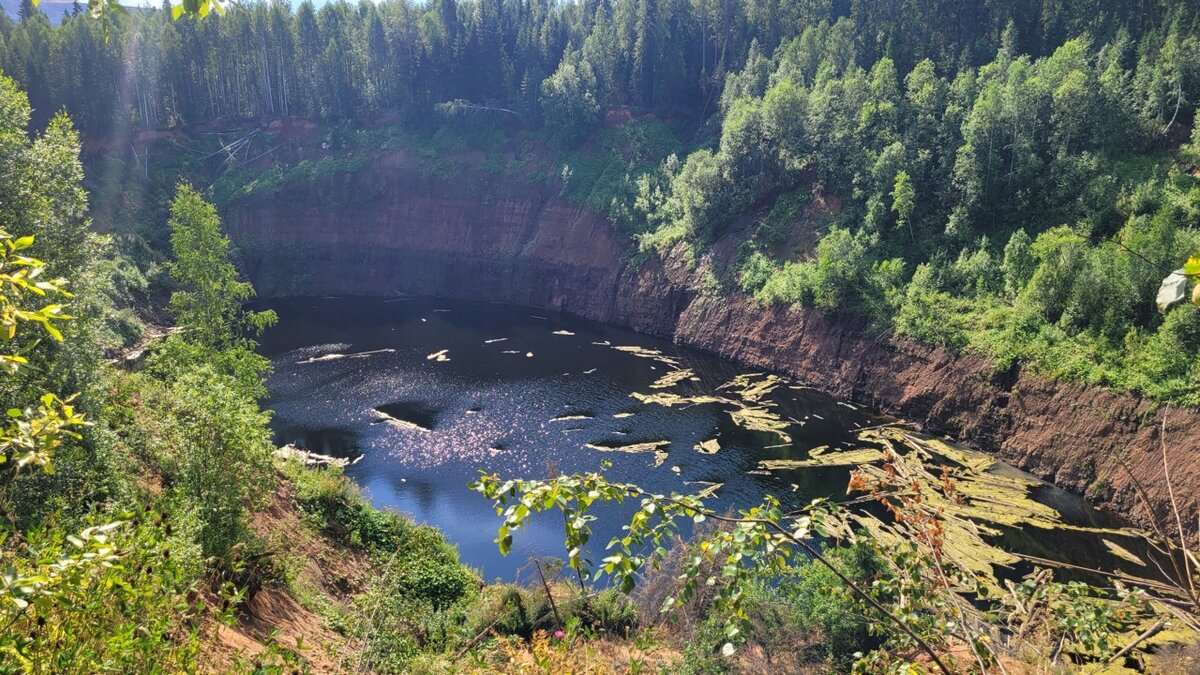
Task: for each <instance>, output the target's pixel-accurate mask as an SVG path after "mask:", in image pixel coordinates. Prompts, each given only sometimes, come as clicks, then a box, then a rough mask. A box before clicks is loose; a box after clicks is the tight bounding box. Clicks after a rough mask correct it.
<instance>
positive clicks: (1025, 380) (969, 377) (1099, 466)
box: [226, 153, 1200, 523]
mask: <svg viewBox="0 0 1200 675" xmlns="http://www.w3.org/2000/svg"><path fill="white" fill-rule="evenodd" d="M226 217H227V224H228V226H229V228H230V231H231V234H232V236H233V238H234V239H235V241H236V242H237V243H238V244H239V246H240V248H241V251H242V255H243V258H244V262H245V263H246V264H245V269H246V270H248V271H249V272H250V273H251V276H252V281H253V282H254V284H255V286H256V287H257V288H258V289H259V292H260V293H261V294H262V295H264V296H280V295H289V294H293V295H303V294H312V295H327V294H355V295H383V296H386V295H393V294H396V293H409V294H436V295H443V296H451V297H463V298H473V299H479V300H488V301H496V302H512V303H520V304H525V305H529V306H534V307H547V308H553V309H561V310H565V311H569V312H572V313H575V314H579V315H581V316H585V317H588V318H591V319H596V320H600V321H606V322H611V323H616V324H621V325H625V326H628V327H630V328H633V329H635V330H638V331H642V332H646V333H650V334H654V335H658V336H663V337H669V338H672V339H674V340H675V341H676V342H678V343H681V344H686V345H689V346H692V347H696V348H699V349H703V350H707V351H710V352H714V353H717V354H720V355H722V356H725V357H729V358H732V359H735V360H738V361H741V362H744V363H747V364H751V365H754V366H756V367H768V368H772V369H775V370H778V371H781V372H785V373H788V374H789V375H792V376H795V377H797V378H799V379H802V380H806V381H808V382H811V383H813V384H815V385H817V386H819V387H821V388H823V389H825V390H828V391H829V392H830V393H832V394H835V395H838V396H842V397H845V398H848V399H852V400H855V401H859V402H864V403H868V404H870V405H872V406H874V407H875V408H877V409H879V410H881V411H884V412H887V413H891V414H895V415H898V416H902V417H905V418H908V419H911V420H915V421H920V422H921V423H923V424H924V425H925V426H926V427H927V428H928V429H930V430H932V431H936V432H940V433H947V434H950V435H953V436H955V437H958V438H960V439H962V440H964V441H966V442H968V443H970V444H972V445H975V446H978V447H979V448H981V449H983V450H986V451H990V452H994V453H995V454H997V455H998V456H999V457H1001V458H1003V459H1004V460H1006V461H1008V462H1010V463H1012V464H1015V465H1017V466H1019V467H1021V468H1023V469H1026V470H1027V471H1030V472H1032V473H1035V474H1037V475H1039V476H1041V477H1044V478H1046V479H1047V480H1051V481H1053V482H1054V483H1056V484H1058V485H1060V486H1062V487H1064V488H1067V489H1069V490H1072V491H1074V492H1077V493H1080V494H1084V495H1086V496H1087V497H1089V498H1091V499H1093V500H1094V501H1096V502H1097V503H1099V504H1101V505H1104V506H1107V507H1109V508H1111V509H1112V510H1114V511H1116V512H1118V513H1122V514H1126V515H1129V516H1131V517H1133V518H1134V519H1135V520H1138V521H1141V522H1145V521H1146V518H1147V516H1148V512H1147V511H1146V510H1145V509H1144V508H1143V507H1142V505H1141V503H1140V501H1139V499H1138V497H1137V495H1136V490H1135V479H1136V482H1138V483H1141V484H1142V485H1144V486H1146V487H1147V488H1148V491H1149V492H1150V494H1152V495H1156V499H1157V500H1158V503H1157V504H1156V508H1157V509H1159V510H1160V511H1161V512H1164V513H1165V511H1162V509H1163V508H1164V505H1165V502H1164V501H1163V496H1164V495H1165V494H1166V490H1165V485H1164V484H1163V480H1162V475H1163V472H1162V462H1161V454H1160V453H1161V450H1160V439H1159V429H1160V426H1161V425H1162V423H1163V421H1164V420H1165V421H1166V423H1167V424H1166V429H1167V443H1168V454H1169V456H1170V461H1171V470H1172V473H1173V478H1174V485H1175V490H1176V494H1178V495H1180V496H1181V497H1183V499H1184V501H1186V502H1187V503H1186V504H1185V508H1186V509H1187V513H1188V514H1190V522H1192V523H1194V522H1195V514H1196V512H1197V511H1196V503H1195V502H1196V497H1197V495H1200V448H1198V447H1197V444H1196V443H1195V439H1196V438H1200V412H1197V411H1192V410H1182V409H1173V408H1172V409H1165V408H1164V409H1160V408H1158V407H1157V406H1155V405H1154V404H1152V403H1151V402H1147V401H1143V400H1140V399H1138V398H1135V397H1131V396H1127V395H1118V394H1113V393H1110V392H1105V391H1100V390H1096V389H1088V388H1082V387H1079V386H1075V385H1069V384H1064V383H1060V382H1052V381H1048V380H1045V379H1043V378H1040V377H1037V376H1033V375H1030V374H1028V373H1025V372H1022V371H1020V370H1018V369H1014V370H1013V371H1010V372H1000V373H998V372H995V370H994V369H993V368H992V366H991V364H989V363H988V362H987V360H985V359H982V358H980V357H978V356H973V355H965V356H955V355H953V354H950V353H948V352H946V351H944V350H941V349H937V348H931V347H926V346H923V345H918V344H915V343H912V342H910V341H907V340H901V339H894V338H889V337H884V336H880V335H878V334H876V333H874V332H872V331H870V330H869V329H868V327H867V326H865V325H863V324H862V323H860V322H858V321H856V320H854V319H847V318H845V317H839V316H830V315H826V314H823V313H821V312H818V311H814V310H799V309H792V310H785V309H780V308H763V307H759V306H757V305H755V304H754V303H753V302H752V301H751V300H749V299H747V298H745V297H739V296H734V297H718V296H714V295H710V294H705V293H701V292H697V291H695V290H694V289H695V288H696V287H697V286H698V284H697V283H696V282H695V280H696V279H697V278H698V275H697V273H696V272H695V271H692V270H688V269H686V268H685V267H684V266H682V265H681V264H680V263H679V262H678V261H672V260H668V261H665V262H662V261H658V260H651V261H649V262H647V263H644V264H640V265H634V264H631V263H629V262H628V260H627V256H628V253H629V251H628V246H627V244H626V243H625V242H623V241H622V240H621V239H620V238H619V236H618V235H617V234H616V233H615V232H614V231H613V229H612V227H611V226H610V225H609V224H608V223H607V221H606V220H605V219H604V218H603V217H600V216H597V215H595V214H592V213H589V212H588V211H586V210H584V209H583V208H581V207H580V206H578V205H575V204H572V203H569V202H566V201H564V200H562V199H560V198H559V197H558V196H557V194H556V193H555V191H554V190H553V189H552V188H548V187H544V186H539V185H534V184H530V183H527V182H524V181H522V180H520V179H515V178H511V177H504V176H499V175H489V174H485V173H482V172H474V173H469V174H464V175H460V176H453V177H441V178H439V177H433V176H429V175H426V174H425V173H424V172H422V171H421V169H420V163H419V162H418V161H416V160H414V159H413V158H411V157H408V156H405V155H403V154H399V153H394V154H390V155H385V156H383V157H381V158H380V159H378V160H376V162H375V164H374V165H373V166H371V167H370V168H369V169H367V170H364V171H361V172H358V173H356V174H353V175H351V176H341V177H338V178H335V179H330V182H329V183H328V184H318V185H314V186H312V187H311V188H306V189H305V190H292V191H289V192H286V193H282V194H280V195H278V196H274V197H257V198H252V199H247V200H243V201H241V202H238V203H236V204H235V205H233V207H231V208H230V209H228V213H227V214H226Z"/></svg>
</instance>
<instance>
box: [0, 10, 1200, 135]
mask: <svg viewBox="0 0 1200 675" xmlns="http://www.w3.org/2000/svg"><path fill="white" fill-rule="evenodd" d="M71 14H73V13H71V12H68V16H66V17H65V18H64V21H63V23H62V25H61V26H59V27H54V26H52V25H51V24H50V22H49V21H48V20H47V19H46V18H45V16H43V15H42V14H41V13H40V12H39V11H38V10H37V9H36V8H35V7H33V5H32V4H31V2H30V0H24V1H23V4H22V6H21V9H20V11H19V12H18V16H17V17H15V20H14V18H10V17H7V16H4V15H2V14H0V69H2V70H3V71H4V72H5V73H7V74H9V75H10V76H12V77H14V78H15V79H16V80H17V81H18V82H20V83H21V85H22V86H23V87H24V88H26V89H27V91H28V92H29V98H30V101H31V103H32V105H33V107H34V109H35V116H37V117H39V118H41V119H42V120H45V119H48V118H49V116H50V115H52V114H53V113H54V112H55V111H56V110H58V109H59V108H62V107H65V108H66V109H67V110H68V111H69V112H70V114H71V116H72V119H73V120H75V123H76V124H77V125H78V126H79V127H80V128H81V130H82V131H83V132H84V133H85V134H91V135H97V134H105V133H109V132H111V131H113V130H114V129H117V128H127V127H128V126H130V125H132V126H134V127H142V128H145V127H161V126H169V125H173V124H182V123H193V122H197V121H203V120H208V119H212V118H216V117H222V116H255V117H257V116H278V115H302V116H306V117H311V118H321V119H325V120H330V121H333V120H343V119H347V118H353V117H360V116H365V115H374V114H378V113H382V112H385V111H387V112H393V113H396V114H398V115H399V119H400V121H403V122H406V123H423V122H424V123H428V122H435V121H436V120H437V116H438V115H444V114H453V113H459V112H462V111H464V110H473V111H478V112H483V113H487V114H503V115H504V116H505V117H507V118H509V119H515V118H513V116H512V114H511V113H515V114H516V115H517V116H519V118H520V120H521V122H522V124H523V125H525V126H536V125H539V124H541V122H542V121H543V118H549V119H548V120H547V121H550V122H553V123H555V124H560V125H561V126H562V127H563V130H564V131H566V132H568V135H571V134H573V133H574V132H575V131H577V130H578V127H580V126H583V127H586V125H587V124H589V123H591V122H594V121H595V118H596V117H597V115H598V114H599V113H601V112H602V111H604V110H606V109H611V108H613V107H617V106H632V107H634V108H636V109H639V110H647V111H656V112H659V113H665V114H668V115H672V116H691V117H698V118H705V117H707V116H708V115H710V114H712V113H714V112H716V111H717V102H718V101H719V100H720V98H721V93H722V88H723V87H724V86H725V81H726V75H727V74H728V73H730V72H734V71H738V70H741V69H742V68H743V66H744V64H745V63H746V61H747V58H748V55H750V54H751V53H752V52H753V51H757V52H759V53H762V54H771V53H773V52H774V51H775V49H776V47H778V46H779V45H781V44H783V43H785V42H787V41H789V40H791V39H792V38H795V37H797V36H799V35H801V34H802V33H803V32H804V30H805V29H806V28H809V27H812V26H815V25H818V24H820V23H827V24H829V25H835V24H836V25H838V26H839V29H838V31H836V34H835V37H837V38H838V39H840V40H842V41H844V48H845V52H846V53H847V54H852V55H853V56H852V57H853V58H854V59H855V60H857V61H858V63H859V65H862V66H863V67H864V68H869V67H870V66H871V64H873V63H875V62H877V61H878V60H879V59H880V58H883V57H888V58H890V59H891V60H892V62H893V63H894V64H895V67H896V68H897V70H898V71H899V72H901V73H906V72H909V71H910V70H911V69H912V68H913V67H914V66H915V65H916V64H917V63H919V62H920V61H922V60H924V59H926V58H928V59H931V60H932V61H933V62H934V64H936V65H937V66H938V67H939V69H943V70H944V71H952V70H956V69H958V68H961V67H964V66H978V65H980V64H982V63H986V62H988V61H990V60H991V59H993V58H994V57H995V55H996V51H997V49H998V48H999V47H1000V44H1001V40H1002V36H1003V35H1004V33H1005V31H1006V29H1008V28H1009V27H1010V26H1011V27H1012V29H1013V30H1012V31H1011V35H1014V36H1016V40H1017V43H1016V44H1015V45H1013V47H1014V49H1015V51H1016V52H1017V53H1022V54H1029V55H1031V56H1034V57H1036V56H1043V55H1047V54H1050V53H1052V52H1053V51H1054V49H1055V48H1057V47H1058V46H1059V45H1061V44H1063V43H1064V42H1065V41H1066V40H1068V39H1070V38H1073V37H1077V36H1079V35H1083V34H1087V35H1088V36H1090V37H1091V38H1092V39H1093V40H1094V41H1095V42H1096V43H1097V44H1104V43H1107V42H1109V41H1111V40H1113V39H1114V38H1116V37H1117V36H1118V35H1122V34H1123V35H1126V36H1127V37H1128V38H1129V39H1130V40H1131V41H1133V42H1134V43H1136V44H1158V43H1161V40H1150V41H1147V42H1145V43H1143V42H1142V41H1141V38H1142V37H1143V36H1146V35H1159V36H1162V35H1166V34H1167V33H1168V32H1170V31H1171V30H1172V29H1175V30H1183V31H1185V32H1194V31H1193V29H1194V28H1195V27H1196V25H1197V16H1198V14H1200V9H1198V8H1197V4H1196V3H1195V2H1189V1H1187V0H1090V1H1086V2H1083V1H1079V2H1074V1H1068V0H1013V1H1009V2H995V1H980V0H887V1H880V0H584V1H580V2H564V3H559V2H549V1H548V0H464V1H457V2H456V0H432V1H431V2H428V3H421V2H412V1H411V0H386V1H385V2H382V3H379V4H374V3H371V2H361V3H359V4H357V5H354V4H349V3H346V2H335V3H330V4H328V5H325V6H323V7H321V8H320V9H316V8H314V7H313V5H312V4H310V3H307V2H306V3H304V4H301V5H300V6H299V8H298V9H296V10H294V11H293V10H292V9H291V8H290V7H289V6H288V5H287V4H286V3H283V2H258V3H245V4H242V5H239V6H236V7H233V8H231V9H230V10H229V11H228V12H227V13H226V14H225V15H224V16H210V17H209V18H208V19H206V20H200V21H197V20H182V21H172V20H171V16H170V11H169V10H168V9H167V8H166V7H164V8H163V10H162V11H151V12H145V13H136V14H128V15H124V16H115V17H112V18H111V20H108V19H106V20H101V21H96V20H91V19H89V17H88V16H87V14H86V12H85V13H83V14H81V15H75V16H71ZM839 19H840V20H842V21H841V22H840V23H839ZM1141 56H1143V55H1142V54H1130V55H1129V58H1131V59H1134V60H1136V59H1137V58H1140V57H1141ZM500 109H503V110H502V111H501V110H500Z"/></svg>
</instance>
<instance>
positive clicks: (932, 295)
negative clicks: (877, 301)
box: [896, 264, 967, 350]
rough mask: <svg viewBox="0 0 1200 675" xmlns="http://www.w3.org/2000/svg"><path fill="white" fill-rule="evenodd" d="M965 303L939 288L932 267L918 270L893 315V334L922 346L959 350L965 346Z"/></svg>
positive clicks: (922, 266)
mask: <svg viewBox="0 0 1200 675" xmlns="http://www.w3.org/2000/svg"><path fill="white" fill-rule="evenodd" d="M966 309H967V308H966V302H965V301H963V300H959V299H957V298H955V297H954V296H952V295H950V294H949V293H946V292H944V291H942V290H941V289H940V288H938V285H937V282H936V280H935V278H934V270H933V266H931V265H929V264H921V265H918V266H917V270H916V272H914V273H913V278H912V280H911V281H910V282H909V284H908V288H907V289H906V290H905V292H904V300H903V302H901V303H900V310H899V311H898V312H897V313H896V332H898V333H900V334H902V335H907V336H909V337H911V338H914V339H916V340H920V341H921V342H926V343H929V344H935V345H941V346H943V347H948V348H950V349H955V350H957V349H961V348H963V347H965V346H966V344H967V333H966V330H965V326H964V325H963V323H964V315H965V313H966Z"/></svg>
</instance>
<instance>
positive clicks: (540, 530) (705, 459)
mask: <svg viewBox="0 0 1200 675" xmlns="http://www.w3.org/2000/svg"><path fill="white" fill-rule="evenodd" d="M270 306H271V307H272V308H274V309H275V310H276V311H277V312H278V313H279V317H280V321H279V325H277V326H276V327H275V328H273V329H271V330H270V331H268V332H267V334H266V335H265V336H264V339H263V340H262V350H263V353H264V354H266V355H267V356H269V357H270V358H271V359H272V361H273V363H274V365H275V372H274V374H273V375H272V376H271V378H270V379H269V380H268V383H267V386H268V389H269V390H270V400H269V406H270V407H271V408H272V409H273V410H274V412H275V416H274V419H273V428H274V431H275V434H276V440H277V442H279V443H280V444H284V443H296V444H297V445H299V446H301V447H304V448H306V449H309V450H312V451H315V452H320V453H323V454H331V455H336V456H346V457H358V456H360V455H361V459H360V460H359V461H357V462H356V463H355V464H353V465H352V466H351V467H349V468H348V469H347V474H348V475H349V476H351V477H352V478H353V479H354V480H355V481H357V482H358V483H359V484H360V485H361V486H362V487H363V488H364V489H365V490H366V491H367V492H368V493H369V495H370V496H371V498H372V499H373V500H374V502H375V503H376V504H378V505H381V506H388V507H393V508H395V509H398V510H400V511H402V512H404V513H408V514H410V515H411V516H412V517H413V518H415V519H416V520H417V521H419V522H424V523H429V524H431V525H434V526H436V527H438V528H439V529H441V530H442V531H443V532H445V534H446V535H447V537H448V538H449V539H450V541H452V542H453V543H455V544H456V545H457V546H458V547H459V551H460V553H461V555H462V558H463V559H464V561H466V562H467V563H468V564H470V565H472V566H474V567H476V568H478V569H480V570H481V571H482V573H483V576H484V578H485V579H494V578H503V579H512V578H514V577H516V576H517V575H518V573H519V570H520V568H522V567H525V565H526V563H527V561H528V559H529V557H530V556H531V555H539V556H550V557H563V555H564V552H563V547H562V531H561V522H560V521H556V520H555V519H553V518H548V517H547V518H541V519H540V520H535V521H534V522H533V524H532V525H531V526H530V527H529V528H527V529H526V530H525V531H524V532H521V533H518V534H517V536H516V540H515V543H514V547H513V552H512V553H511V554H510V555H509V556H508V557H502V556H500V555H499V553H498V552H497V550H496V545H495V544H494V543H493V541H492V540H493V538H494V537H495V533H496V527H497V525H499V519H498V517H497V516H496V515H495V513H494V511H493V510H492V507H491V504H490V503H489V502H488V501H487V500H485V499H483V498H482V497H481V496H479V495H478V494H477V493H474V492H472V491H471V490H469V489H468V487H467V485H468V484H469V483H470V482H471V481H473V480H474V479H475V478H476V477H477V476H478V472H479V471H480V470H481V469H483V470H487V471H489V472H496V473H499V474H500V475H501V476H505V477H526V478H544V477H546V476H547V475H549V472H550V471H552V470H557V471H559V472H564V473H566V472H575V471H588V470H596V469H599V468H600V466H601V462H602V461H604V460H607V461H609V462H611V463H612V466H611V468H609V469H606V470H605V472H606V475H608V476H609V477H610V478H612V479H614V480H621V481H630V482H636V483H638V484H640V485H642V486H643V487H646V488H649V489H651V490H654V491H662V492H667V491H672V490H675V491H680V492H697V491H699V490H701V489H704V488H705V487H707V486H710V485H712V484H714V483H720V484H721V487H720V488H719V489H718V490H717V492H716V497H715V500H714V501H713V504H714V505H715V506H716V507H717V508H725V507H728V508H733V507H738V506H748V505H752V504H756V503H758V502H760V501H761V499H762V496H763V495H764V494H768V493H769V494H773V495H775V496H776V497H779V498H780V499H781V500H783V501H785V503H792V504H796V503H805V502H807V501H809V500H811V499H812V498H814V497H818V496H835V497H836V496H841V495H843V494H844V493H845V488H846V482H847V478H848V477H847V472H846V470H845V469H841V468H819V469H812V468H810V469H805V470H793V471H782V472H774V473H769V474H768V473H757V472H754V471H755V470H756V468H757V466H758V463H759V461H760V460H764V459H791V458H803V457H805V456H807V454H808V451H809V450H810V449H812V448H816V447H818V446H823V445H824V446H830V447H831V448H836V447H840V446H843V445H846V446H861V442H856V441H855V431H856V430H857V429H860V428H862V427H864V426H868V425H872V424H877V423H879V422H881V421H884V418H880V417H878V416H876V415H874V414H873V413H871V412H870V411H866V410H862V409H859V408H858V407H857V406H853V405H850V404H847V403H844V402H839V401H836V400H834V399H832V398H830V397H829V396H827V395H825V394H823V393H821V392H820V391H818V390H816V389H813V388H810V387H806V386H802V385H800V384H797V383H792V382H787V381H785V382H783V383H782V384H781V385H780V386H778V387H777V388H776V389H775V390H774V391H773V392H771V393H770V394H769V396H768V399H769V400H770V401H771V402H773V403H774V404H775V407H774V408H772V410H773V411H774V412H776V413H777V414H778V415H779V416H780V417H781V418H783V419H785V420H787V421H788V423H789V426H788V429H787V433H788V435H790V437H791V442H788V443H785V442H783V441H782V439H781V438H780V436H779V435H777V434H773V433H767V432H760V431H750V430H747V429H745V428H743V427H741V426H738V425H736V424H734V423H733V422H732V421H731V419H730V416H729V415H728V414H727V413H726V412H725V411H724V409H723V408H721V407H720V406H714V405H691V406H684V405H677V406H673V407H665V406H662V405H655V404H644V403H642V402H639V401H638V400H636V399H635V398H633V397H631V395H630V394H631V393H634V392H641V393H653V392H655V391H661V390H655V389H652V388H651V385H652V384H653V383H655V382H656V381H658V380H659V378H662V377H663V376H664V375H666V374H667V373H668V372H669V371H671V370H673V369H675V368H683V369H690V370H692V371H694V374H695V375H694V379H688V380H686V381H683V382H682V383H680V384H678V385H676V386H674V387H673V388H671V389H670V391H672V392H675V393H680V394H685V395H689V394H692V395H698V394H709V393H713V392H715V391H717V390H718V388H719V387H721V385H723V384H724V383H727V382H728V381H730V380H731V379H733V378H734V377H736V376H738V375H741V374H745V373H747V372H749V371H747V369H745V368H743V367H740V366H737V365H735V364H733V363H730V362H728V361H724V360H721V359H719V358H715V357H713V356H710V355H706V354H702V353H698V352H695V351H692V350H689V349H684V348H681V347H678V346H676V345H673V344H671V343H669V342H666V341H662V340H656V339H654V338H650V337H646V336H644V335H638V334H636V333H632V332H630V331H626V330H621V329H618V328H614V327H612V326H607V325H604V324H599V323H595V322H592V321H587V320H584V319H580V318H578V317H573V316H569V315H563V314H556V313H550V312H546V311H541V310H531V309H527V308H523V307H515V306H511V305H497V304H487V303H471V302H457V301H451V300H441V299H432V298H395V299H390V300H381V299H347V298H326V299H291V300H281V301H274V302H272V303H270ZM620 347H624V348H626V349H625V350H622V349H619V348H620ZM633 347H636V348H641V349H642V350H657V351H659V352H661V357H655V355H654V354H652V353H648V352H646V351H640V352H638V351H634V350H632V349H629V348H633ZM439 355H440V356H439ZM664 359H666V360H672V361H673V362H674V363H673V365H669V364H668V363H666V362H665V361H664ZM381 413H382V414H381ZM384 415H386V416H387V417H384ZM714 438H715V439H717V441H718V443H719V445H720V450H719V451H717V452H716V453H714V454H708V453H704V452H701V451H699V450H698V449H697V448H696V446H697V444H699V443H700V442H702V441H705V440H710V439H714ZM652 441H665V442H667V443H666V444H663V445H662V446H661V447H660V448H659V450H660V452H659V453H658V454H656V453H655V452H653V451H651V452H642V453H626V452H602V451H599V450H597V449H594V448H593V447H589V444H590V445H592V446H600V447H604V446H625V445H628V444H631V443H639V442H652ZM664 451H665V455H664V454H662V452H664ZM1038 492H1039V494H1038V498H1039V499H1041V500H1044V501H1046V502H1047V503H1051V504H1053V505H1055V506H1056V507H1059V508H1061V509H1063V510H1064V511H1065V512H1066V513H1067V514H1068V516H1069V519H1070V520H1073V521H1078V522H1080V523H1081V524H1089V523H1092V522H1094V521H1096V519H1097V515H1096V514H1095V513H1094V512H1093V511H1092V510H1091V509H1090V508H1089V507H1088V506H1087V504H1086V503H1084V502H1083V501H1082V500H1079V499H1076V498H1074V497H1072V496H1070V495H1067V494H1066V493H1064V492H1062V491H1061V490H1056V489H1054V488H1052V487H1050V486H1047V487H1046V488H1045V489H1041V490H1039V491H1038ZM597 515H598V516H601V518H600V519H599V520H598V521H597V522H595V523H594V529H595V539H594V541H596V542H598V546H599V547H600V548H602V547H603V545H604V544H605V543H607V542H608V540H609V539H610V538H611V537H612V536H613V535H615V534H617V533H618V532H619V531H620V524H621V518H620V515H621V514H619V513H616V512H612V511H610V512H607V515H610V516H612V517H610V518H605V517H604V516H605V515H606V511H604V510H601V511H598V512H597ZM1017 539H1018V540H1020V539H1022V538H1021V537H1018V538H1017ZM597 552H598V551H597ZM1039 552H1040V553H1044V551H1039ZM595 557H596V558H597V559H598V558H599V557H602V556H595Z"/></svg>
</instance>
